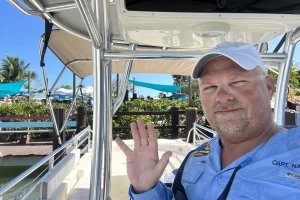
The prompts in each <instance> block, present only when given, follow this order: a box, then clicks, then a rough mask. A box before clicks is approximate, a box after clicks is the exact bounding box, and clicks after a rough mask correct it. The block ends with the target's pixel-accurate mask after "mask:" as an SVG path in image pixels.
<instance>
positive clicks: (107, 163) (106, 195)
mask: <svg viewBox="0 0 300 200" xmlns="http://www.w3.org/2000/svg"><path fill="white" fill-rule="evenodd" d="M105 70H106V72H105V74H107V76H106V77H105V78H106V83H107V86H106V94H107V96H106V98H107V104H106V107H107V110H106V111H107V118H106V127H107V131H106V132H104V172H103V174H104V180H103V183H104V184H103V199H104V200H110V199H111V197H110V194H111V159H112V156H111V155H112V90H111V62H110V63H108V64H107V66H106V67H105Z"/></svg>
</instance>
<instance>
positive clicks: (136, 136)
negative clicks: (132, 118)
mask: <svg viewBox="0 0 300 200" xmlns="http://www.w3.org/2000/svg"><path fill="white" fill-rule="evenodd" d="M130 128H131V134H132V138H133V141H134V148H138V147H140V146H141V137H140V134H139V131H138V129H137V126H136V123H134V122H132V123H131V124H130Z"/></svg>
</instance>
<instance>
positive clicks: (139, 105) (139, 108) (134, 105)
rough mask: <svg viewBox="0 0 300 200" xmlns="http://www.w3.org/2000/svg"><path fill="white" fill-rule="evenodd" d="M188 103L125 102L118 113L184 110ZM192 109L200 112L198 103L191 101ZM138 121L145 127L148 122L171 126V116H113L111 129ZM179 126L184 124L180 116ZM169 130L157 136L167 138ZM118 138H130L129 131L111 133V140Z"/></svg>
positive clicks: (178, 101)
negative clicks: (171, 109)
mask: <svg viewBox="0 0 300 200" xmlns="http://www.w3.org/2000/svg"><path fill="white" fill-rule="evenodd" d="M188 104H189V102H188V101H182V100H168V99H160V100H143V99H135V100H133V101H127V102H125V103H123V104H122V105H121V106H120V108H119V109H118V112H144V111H147V112H149V111H168V110H169V109H170V107H173V106H174V107H178V108H179V110H184V109H185V108H187V107H191V106H189V105H188ZM192 107H196V108H198V110H202V109H201V106H200V103H199V101H193V102H192ZM138 119H142V120H143V121H144V123H145V125H146V124H147V123H148V122H152V123H153V124H154V125H155V126H171V115H151V116H150V115H126V116H121V115H114V116H113V127H129V125H130V123H131V122H135V121H137V120H138ZM179 120H180V125H182V124H183V123H184V120H185V117H184V116H183V115H180V117H179ZM170 133H171V131H170V129H167V128H166V129H161V130H160V131H159V132H158V131H157V134H158V136H159V137H161V138H168V137H169V136H170ZM117 135H118V136H119V137H120V138H123V139H128V138H131V134H130V129H118V130H116V131H114V132H113V138H115V137H116V136H117Z"/></svg>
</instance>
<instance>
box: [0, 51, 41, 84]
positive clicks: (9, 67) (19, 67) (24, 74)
mask: <svg viewBox="0 0 300 200" xmlns="http://www.w3.org/2000/svg"><path fill="white" fill-rule="evenodd" d="M29 65H30V64H29V63H27V64H25V62H24V61H23V60H20V59H19V57H13V56H10V55H6V59H3V60H2V61H1V66H2V67H1V69H0V82H3V83H12V82H17V81H21V80H24V79H27V78H28V76H30V78H31V79H36V78H37V74H36V73H35V72H31V73H30V72H28V71H27V70H28V68H29Z"/></svg>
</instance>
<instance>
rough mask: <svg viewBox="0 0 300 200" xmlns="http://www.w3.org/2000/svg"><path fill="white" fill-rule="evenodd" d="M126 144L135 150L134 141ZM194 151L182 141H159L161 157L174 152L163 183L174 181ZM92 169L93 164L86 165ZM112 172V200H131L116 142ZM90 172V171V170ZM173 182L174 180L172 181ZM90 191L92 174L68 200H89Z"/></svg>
mask: <svg viewBox="0 0 300 200" xmlns="http://www.w3.org/2000/svg"><path fill="white" fill-rule="evenodd" d="M125 143H126V144H127V145H128V146H129V147H130V148H133V140H125ZM192 149H193V146H192V145H189V144H188V145H187V144H186V143H185V142H183V141H182V140H180V139H176V140H168V139H159V147H158V150H159V156H161V155H162V154H163V153H164V152H166V151H172V152H173V155H172V157H171V158H170V162H169V164H168V166H167V168H166V170H165V172H164V174H163V176H162V177H161V180H162V181H163V182H169V181H168V179H172V177H173V176H172V171H173V170H174V169H177V168H178V167H179V166H180V163H181V162H182V161H183V159H184V158H185V155H186V154H187V153H188V152H189V151H190V150H192ZM86 167H87V168H89V169H90V167H91V162H89V163H88V164H87V165H86ZM111 167H112V171H111V173H112V174H111V175H112V176H111V198H112V199H113V200H123V199H129V196H128V187H129V184H130V182H129V180H128V177H127V175H126V157H125V156H124V154H123V152H122V151H121V150H120V148H119V147H118V146H117V145H116V143H115V142H113V144H112V165H111ZM88 171H89V172H90V170H88ZM170 181H172V180H170ZM89 191H90V173H87V174H86V175H85V176H84V177H82V178H80V179H79V180H78V182H77V183H76V185H75V186H74V188H73V190H72V191H71V193H70V195H69V197H68V200H79V199H88V198H89Z"/></svg>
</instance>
